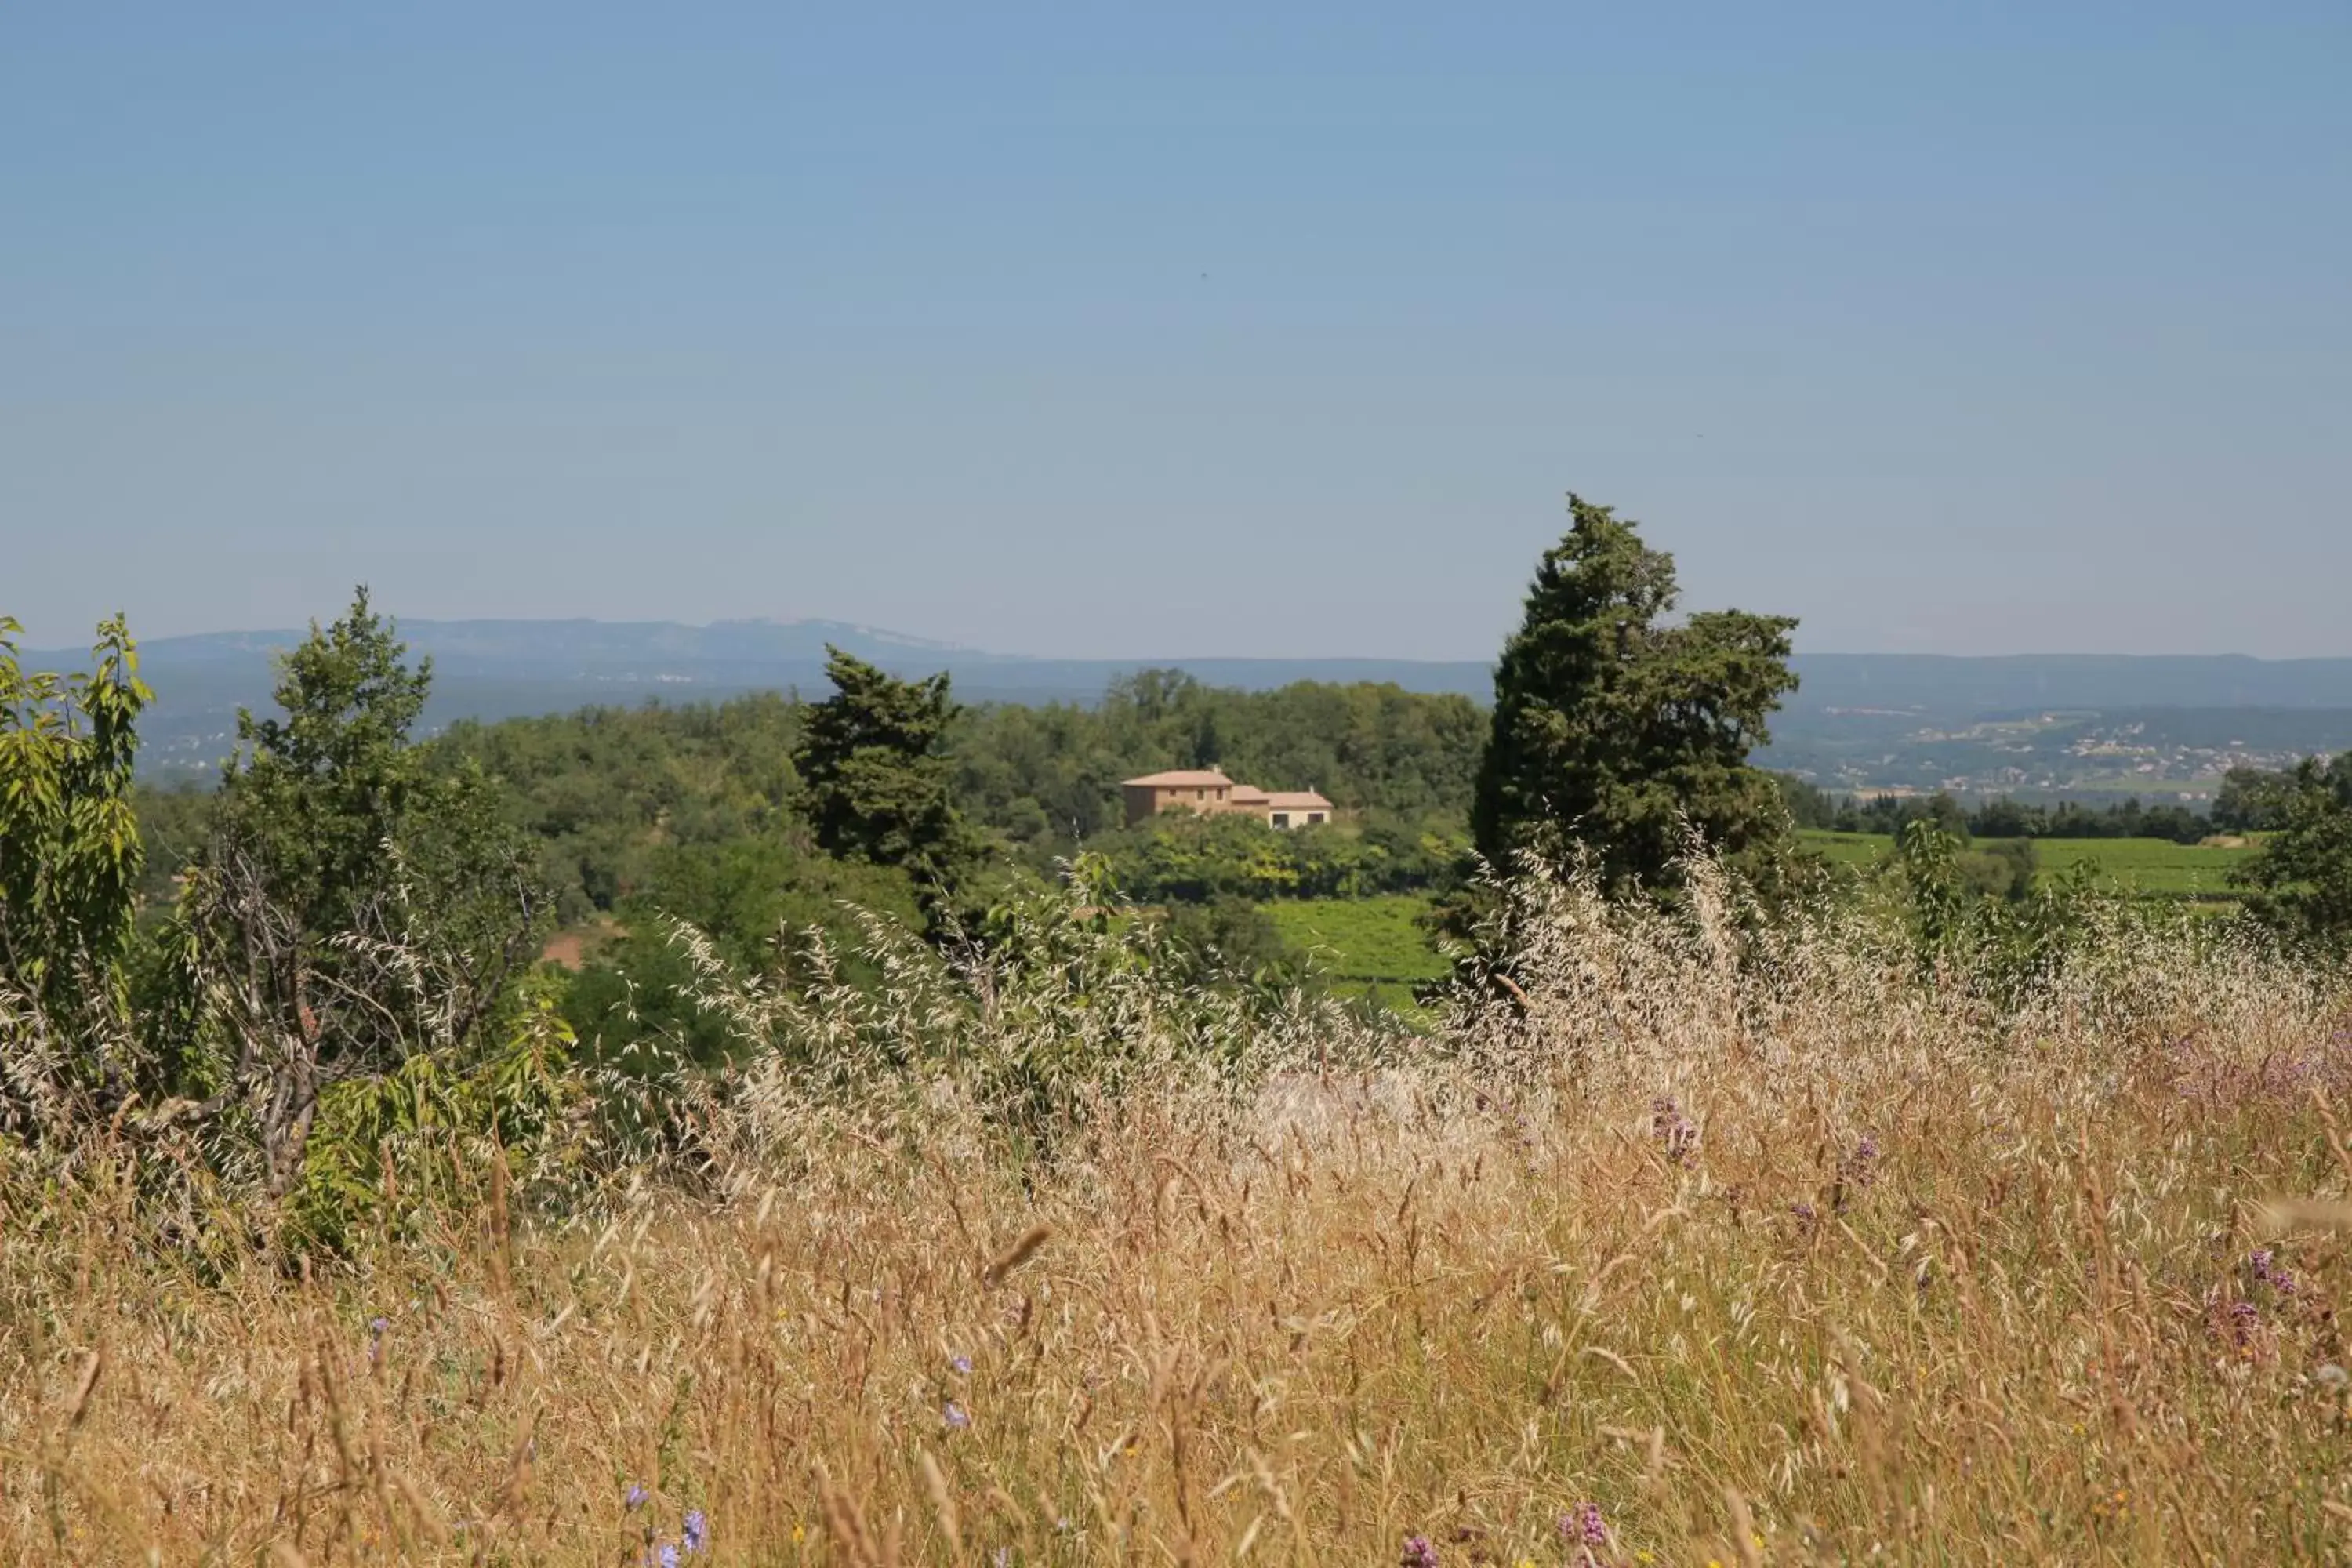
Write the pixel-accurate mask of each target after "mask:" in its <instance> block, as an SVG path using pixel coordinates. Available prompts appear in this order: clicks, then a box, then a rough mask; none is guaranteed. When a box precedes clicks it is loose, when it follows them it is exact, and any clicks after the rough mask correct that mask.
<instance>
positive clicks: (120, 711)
mask: <svg viewBox="0 0 2352 1568" xmlns="http://www.w3.org/2000/svg"><path fill="white" fill-rule="evenodd" d="M17 630H18V627H17V625H16V622H15V621H14V620H11V619H8V618H7V617H5V616H0V1127H5V1126H8V1125H10V1124H12V1123H13V1124H16V1125H18V1126H19V1127H20V1128H22V1129H23V1130H25V1131H36V1130H37V1122H38V1121H40V1120H43V1119H45V1118H46V1117H47V1116H49V1115H54V1114H57V1113H58V1112H59V1111H60V1110H62V1107H61V1106H60V1105H58V1101H57V1100H56V1098H55V1097H56V1096H57V1095H58V1094H59V1093H60V1092H62V1091H64V1090H66V1089H72V1088H79V1089H85V1090H89V1089H98V1090H110V1091H114V1092H119V1091H120V1090H121V1089H122V1088H123V1086H124V1082H125V1076H126V1072H127V1068H128V1066H129V1064H128V1063H126V1062H125V1061H123V1060H122V1059H121V1056H122V1053H121V1049H119V1048H118V1047H121V1046H122V1045H123V1043H124V1041H125V1040H126V1038H127V1034H128V1028H127V1026H128V1017H127V1014H128V1005H127V1002H128V984H129V979H128V960H129V955H130V952H131V938H132V934H133V931H134V929H135V921H136V917H137V914H138V904H139V888H140V878H141V872H142V868H143V866H144V863H145V853H144V848H143V846H142V839H141V837H140V832H139V822H138V816H137V812H136V811H135V809H134V808H133V806H132V805H131V763H132V759H133V758H134V756H135V755H136V753H137V751H138V743H139V742H138V729H137V726H138V720H139V715H140V713H141V711H142V710H144V709H145V708H146V706H147V704H148V703H149V702H150V701H151V700H152V694H151V693H150V692H149V690H148V689H147V687H146V686H145V685H144V684H143V683H142V681H141V680H140V679H139V652H138V648H137V646H136V645H135V644H134V643H133V642H132V641H131V634H130V631H129V629H128V628H127V627H126V626H125V625H124V623H123V621H122V618H121V616H116V617H115V618H114V619H112V620H110V621H108V622H106V623H105V624H103V625H102V626H100V627H99V629H98V645H97V647H96V648H95V649H94V650H93V652H92V659H93V662H94V665H95V668H93V669H92V670H91V671H90V672H89V673H88V674H85V675H77V676H74V677H73V678H72V679H70V680H61V679H59V678H58V677H57V676H56V675H53V674H48V673H33V674H27V673H26V671H25V670H24V668H22V666H21V665H20V663H19V662H18V659H17V654H16V633H17Z"/></svg>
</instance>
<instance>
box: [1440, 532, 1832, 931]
mask: <svg viewBox="0 0 2352 1568" xmlns="http://www.w3.org/2000/svg"><path fill="white" fill-rule="evenodd" d="M1568 506H1569V514H1570V519H1571V523H1570V529H1569V531H1568V533H1567V534H1566V536H1565V537H1563V538H1562V539H1561V540H1560V542H1559V544H1557V545H1555V546H1553V547H1552V548H1551V549H1550V550H1549V551H1546V552H1544V557H1543V561H1542V563H1541V564H1540V565H1539V566H1538V568H1537V571H1536V576H1535V582H1534V584H1533V585H1532V586H1531V587H1530V588H1529V590H1528V600H1527V613H1526V618H1525V620H1524V622H1523V623H1522V624H1521V626H1520V627H1519V630H1518V631H1517V633H1516V634H1514V635H1513V636H1512V637H1511V639H1510V640H1509V641H1508V642H1507V644H1505V645H1504V647H1503V657H1502V659H1501V662H1500V663H1499V664H1498V665H1497V666H1496V671H1495V713H1494V727H1493V732H1492V735H1491V737H1490V739H1489V741H1488V743H1487V747H1486V755H1485V757H1484V758H1483V759H1482V761H1481V763H1480V766H1479V773H1478V782H1477V791H1476V796H1475V801H1474V804H1473V807H1472V817H1471V825H1472V828H1473V831H1474V833H1475V838H1476V842H1477V846H1478V848H1479V850H1480V852H1481V853H1482V854H1483V855H1485V856H1486V858H1487V859H1488V861H1489V862H1490V863H1492V864H1494V865H1496V866H1497V867H1500V868H1509V867H1513V866H1515V865H1516V864H1517V862H1518V859H1519V858H1520V857H1521V856H1522V855H1524V854H1527V853H1529V852H1533V853H1536V854H1538V855H1551V854H1556V853H1561V852H1565V851H1569V850H1570V849H1571V848H1573V847H1581V848H1582V850H1583V851H1584V852H1585V853H1586V854H1587V855H1588V856H1589V857H1590V861H1591V866H1592V868H1593V870H1594V872H1595V874H1596V875H1597V876H1598V877H1599V878H1600V879H1601V884H1602V886H1603V887H1604V888H1606V889H1608V890H1610V891H1612V892H1622V891H1624V890H1626V889H1630V888H1632V887H1634V886H1636V885H1638V886H1643V887H1658V886H1662V885H1665V884H1668V883H1670V882H1671V881H1672V880H1673V877H1674V868H1675V864H1676V862H1677V860H1678V859H1679V858H1681V856H1682V855H1683V853H1684V852H1685V838H1684V829H1683V824H1684V823H1685V822H1687V823H1688V824H1689V825H1690V826H1693V827H1695V828H1696V829H1697V830H1698V832H1699V833H1700V835H1701V836H1702V837H1704V839H1705V840H1706V843H1707V845H1708V846H1709V847H1713V848H1715V849H1717V850H1720V851H1722V852H1724V853H1726V854H1731V855H1737V854H1738V853H1740V852H1741V851H1743V850H1747V849H1748V848H1749V847H1753V846H1756V845H1759V844H1760V843H1762V842H1764V841H1767V840H1769V839H1770V838H1772V837H1776V836H1777V835H1778V833H1779V831H1780V826H1781V825H1782V823H1783V822H1784V820H1785V812H1784V810H1783V808H1782V806H1781V804H1780V794H1779V791H1778V789H1777V788H1776V787H1775V785H1774V784H1773V783H1772V781H1771V779H1770V778H1769V776H1768V775H1767V774H1765V773H1763V772H1761V771H1760V770H1759V769H1756V768H1753V767H1750V766H1749V765H1748V752H1749V751H1750V750H1751V749H1752V748H1754V747H1756V746H1759V745H1760V744H1762V743H1763V742H1765V740H1766V739H1767V733H1766V730H1765V718H1766V716H1767V715H1768V714H1769V713H1770V712H1771V711H1772V710H1773V709H1774V708H1776V707H1778V706H1779V704H1780V698H1781V696H1782V695H1783V694H1784V693H1786V692H1788V691H1790V689H1793V688H1794V687H1795V686H1796V684H1797V680H1796V677H1795V676H1794V675H1793V674H1791V673H1790V669H1789V666H1788V658H1789V634H1790V631H1791V630H1792V629H1793V628H1794V627H1795V626H1796V624H1797V623H1796V622H1795V621H1794V620H1793V619H1791V618H1790V617H1788V616H1759V615H1751V614H1748V613H1747V612H1744V611H1739V610H1711V611H1705V612H1701V613H1698V614H1695V615H1692V616H1688V617H1686V618H1685V619H1684V620H1683V621H1682V622H1681V623H1680V624H1672V623H1670V622H1669V621H1668V619H1667V616H1669V614H1670V613H1671V612H1672V611H1673V609H1674V607H1675V600H1676V597H1677V592H1678V591H1677V588H1676V585H1675V563H1674V557H1673V556H1671V555H1669V554H1668V553H1666V552H1664V551H1661V550H1653V549H1650V548H1649V547H1647V546H1646V545H1644V544H1643V542H1642V539H1641V535H1640V533H1639V532H1638V531H1636V529H1635V526H1634V524H1633V521H1631V520H1630V519H1624V518H1620V517H1618V516H1616V515H1615V514H1614V513H1613V512H1612V510H1610V509H1609V508H1607V507H1605V506H1596V505H1593V504H1592V503H1591V502H1588V501H1586V500H1583V499H1582V498H1581V497H1580V496H1576V495H1570V497H1569V498H1568Z"/></svg>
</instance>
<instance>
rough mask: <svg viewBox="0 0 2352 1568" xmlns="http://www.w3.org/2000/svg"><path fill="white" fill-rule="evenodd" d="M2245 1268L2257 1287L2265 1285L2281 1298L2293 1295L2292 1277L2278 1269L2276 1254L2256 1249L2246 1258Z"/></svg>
mask: <svg viewBox="0 0 2352 1568" xmlns="http://www.w3.org/2000/svg"><path fill="white" fill-rule="evenodd" d="M2246 1268H2247V1271H2248V1272H2249V1273H2251V1274H2252V1276H2253V1277H2254V1283H2255V1284H2257V1285H2267V1286H2269V1287H2270V1288H2271V1289H2273V1290H2275V1291H2277V1292H2278V1293H2279V1294H2280V1295H2282V1296H2292V1295H2294V1275H2293V1274H2290V1273H2289V1272H2287V1271H2286V1270H2285V1269H2284V1268H2280V1267H2279V1264H2278V1254H2277V1253H2275V1252H2273V1251H2272V1250H2271V1249H2270V1248H2269V1247H2258V1248H2256V1249H2255V1250H2254V1252H2253V1253H2252V1254H2251V1255H2250V1256H2249V1257H2248V1258H2246Z"/></svg>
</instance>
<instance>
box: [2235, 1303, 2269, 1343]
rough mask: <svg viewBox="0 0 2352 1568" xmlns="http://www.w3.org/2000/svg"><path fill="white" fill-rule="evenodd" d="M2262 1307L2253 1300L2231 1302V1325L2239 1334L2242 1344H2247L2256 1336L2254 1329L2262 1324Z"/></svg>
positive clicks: (2239, 1340)
mask: <svg viewBox="0 0 2352 1568" xmlns="http://www.w3.org/2000/svg"><path fill="white" fill-rule="evenodd" d="M2262 1321H2263V1312H2262V1309H2261V1308H2259V1307H2257V1306H2255V1305H2254V1304H2253V1303H2252V1301H2232V1302H2231V1303H2230V1327H2231V1330H2232V1331H2234V1332H2235V1333H2236V1334H2237V1336H2238V1342H2239V1343H2240V1344H2245V1343H2246V1342H2249V1341H2251V1340H2252V1338H2253V1337H2254V1331H2255V1330H2256V1329H2257V1328H2259V1327H2261V1326H2262Z"/></svg>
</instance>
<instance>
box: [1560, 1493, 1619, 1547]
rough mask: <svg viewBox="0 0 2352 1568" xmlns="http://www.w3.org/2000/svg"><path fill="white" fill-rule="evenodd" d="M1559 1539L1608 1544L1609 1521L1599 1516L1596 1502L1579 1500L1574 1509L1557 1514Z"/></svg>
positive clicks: (1598, 1506) (1597, 1544)
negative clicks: (1571, 1511)
mask: <svg viewBox="0 0 2352 1568" xmlns="http://www.w3.org/2000/svg"><path fill="white" fill-rule="evenodd" d="M1559 1535H1560V1539H1561V1540H1563V1541H1567V1542H1573V1543H1580V1544H1582V1545H1585V1546H1606V1545H1608V1544H1609V1522H1608V1521H1606V1520H1604V1519H1602V1518H1601V1505H1600V1504H1599V1503H1597V1502H1580V1503H1578V1504H1577V1505H1576V1511H1575V1512H1573V1513H1564V1514H1561V1515H1560V1516H1559Z"/></svg>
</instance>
